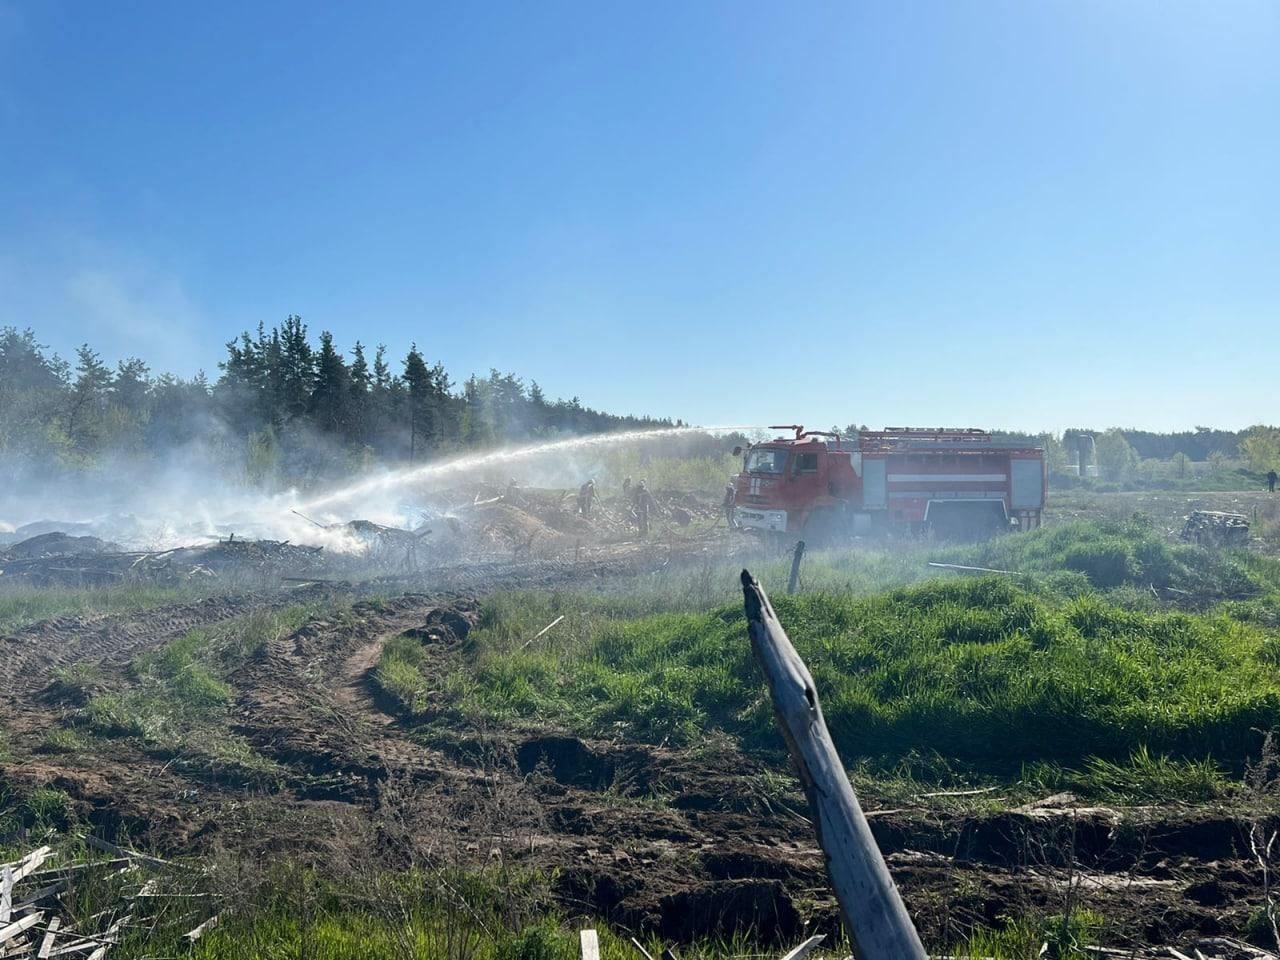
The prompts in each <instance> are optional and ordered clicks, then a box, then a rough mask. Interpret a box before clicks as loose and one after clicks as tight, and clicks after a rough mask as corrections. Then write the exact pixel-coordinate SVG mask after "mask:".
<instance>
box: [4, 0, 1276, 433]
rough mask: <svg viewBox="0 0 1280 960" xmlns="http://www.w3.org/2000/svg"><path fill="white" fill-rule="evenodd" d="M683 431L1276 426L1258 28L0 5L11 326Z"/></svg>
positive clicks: (1091, 9)
mask: <svg viewBox="0 0 1280 960" xmlns="http://www.w3.org/2000/svg"><path fill="white" fill-rule="evenodd" d="M290 312H296V313H300V314H301V315H302V316H303V317H304V319H306V320H307V322H308V323H309V324H310V325H311V327H312V329H313V331H314V332H317V333H318V332H319V330H320V329H322V328H327V329H330V330H332V331H333V332H334V334H335V335H336V337H337V338H338V340H339V342H340V343H342V344H344V345H346V346H348V347H349V346H350V344H351V343H352V342H354V340H355V339H356V338H361V339H363V340H364V341H365V342H366V343H377V342H379V341H383V342H386V343H387V344H389V345H390V347H391V348H392V349H393V351H395V352H396V353H397V355H400V354H402V353H403V351H404V350H405V349H406V348H407V346H408V344H409V342H410V341H417V343H418V345H419V346H420V347H421V348H422V349H423V350H424V351H425V352H426V353H427V355H428V356H429V357H430V358H431V359H433V360H441V361H443V362H444V363H445V364H446V365H447V366H448V367H449V369H450V370H451V371H452V372H453V373H454V374H455V376H465V374H466V373H468V372H471V371H480V372H484V371H487V370H488V368H489V367H491V366H493V367H498V368H500V369H503V370H513V371H515V372H516V373H518V374H520V375H522V376H524V377H525V378H531V379H537V380H538V381H539V382H540V383H541V384H542V385H543V387H544V389H546V391H547V392H548V393H550V394H552V395H573V394H577V395H579V396H581V397H582V398H583V400H584V401H585V402H588V403H590V404H592V405H595V406H600V407H604V408H607V409H612V410H618V411H633V412H650V413H654V414H662V415H670V416H679V417H684V418H686V419H689V420H692V421H694V422H699V423H704V424H726V423H732V424H757V423H772V422H789V421H803V422H807V423H810V424H817V425H827V424H830V423H832V422H840V423H845V422H847V421H849V420H854V419H856V420H859V421H866V422H868V423H871V424H873V425H881V424H884V423H894V424H901V423H911V424H936V423H947V424H956V425H967V424H972V425H980V426H995V425H1000V426H1009V427H1020V428H1061V427H1063V426H1067V425H1071V424H1090V425H1094V426H1104V425H1108V424H1126V425H1138V426H1146V427H1151V428H1156V429H1169V428H1187V427H1191V426H1192V425H1194V424H1214V425H1222V426H1229V427H1239V426H1243V425H1246V424H1249V423H1252V422H1257V421H1260V420H1271V421H1274V420H1277V419H1280V415H1278V414H1280V411H1277V405H1278V404H1280V387H1278V386H1277V384H1278V383H1280V364H1278V363H1277V361H1278V360H1280V351H1278V350H1277V349H1276V348H1277V344H1280V5H1277V4H1276V3H1274V2H1271V0H1260V2H1256V3H1251V2H1222V3H1198V4H1190V3H1181V2H1136V0H1135V2H1124V3H1114V2H1081V0H1073V2H1053V0H1047V2H1037V3H1025V2H1007V3H1006V2H997V0H981V2H964V0H956V2H886V3H869V2H868V3H830V4H827V3H797V4H784V3H768V4H766V3H753V2H740V0H735V2H725V3H662V2H653V3H631V4H616V3H587V2H583V3H559V2H543V3H536V4H530V3H518V4H517V3H512V4H496V3H470V4H462V3H457V4H452V3H450V4H444V3H435V4H423V3H407V2H406V3H392V2H381V3H369V4H342V5H339V4H328V3H269V4H263V3H249V2H242V3H231V2H224V3H216V4H203V5H196V4H175V3H159V2H155V3H150V2H122V3H113V4H107V3H68V2H61V0H32V2H29V3H27V2H16V0H0V324H10V323H12V324H16V325H18V326H27V325H30V326H33V327H35V328H36V329H37V331H38V332H39V333H40V334H41V336H42V338H43V339H44V340H46V341H47V342H49V343H51V344H52V345H53V346H55V347H56V348H57V349H59V350H60V351H62V352H63V353H64V354H65V353H69V352H70V350H71V349H72V348H73V346H74V345H75V344H78V343H80V342H82V341H85V340H88V341H90V342H91V343H93V344H94V345H95V346H97V347H99V348H100V349H101V350H102V352H103V353H104V354H105V355H107V356H108V357H110V358H113V359H114V358H117V357H119V356H123V355H127V354H138V355H141V356H144V357H145V358H148V359H150V360H151V361H152V362H153V365H154V366H156V367H158V368H167V369H172V370H174V371H176V372H180V373H186V374H189V373H191V372H193V371H194V370H195V369H197V368H201V367H203V368H205V369H207V370H209V371H210V372H211V373H212V372H213V371H214V366H215V364H216V362H217V360H218V358H219V357H220V355H221V353H222V347H221V344H222V343H223V341H225V340H226V339H228V338H229V337H230V336H231V335H232V334H233V333H234V332H235V331H237V330H239V329H241V328H244V327H252V326H256V325H257V323H258V322H259V321H265V322H266V323H268V324H272V323H275V322H278V321H280V320H282V319H283V318H284V317H285V316H286V315H287V314H288V313H290Z"/></svg>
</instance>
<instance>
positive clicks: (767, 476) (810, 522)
mask: <svg viewBox="0 0 1280 960" xmlns="http://www.w3.org/2000/svg"><path fill="white" fill-rule="evenodd" d="M769 429H771V430H793V431H794V436H793V437H778V438H775V439H773V440H769V441H765V442H762V443H756V444H753V445H751V446H750V447H748V448H747V449H746V451H745V452H744V454H743V465H742V472H741V473H740V474H738V477H737V479H736V481H735V497H736V509H735V518H736V520H737V523H738V525H739V526H740V527H742V528H744V529H747V530H756V531H760V532H764V533H775V534H793V535H796V536H802V537H806V538H811V539H823V538H832V537H839V536H841V535H845V536H852V535H856V534H870V533H875V532H879V531H889V530H895V529H896V530H901V531H911V532H926V531H927V532H931V533H934V534H936V535H938V536H941V537H946V538H960V539H968V538H973V537H981V536H989V535H991V534H992V533H995V532H999V531H1001V530H1008V529H1010V528H1012V527H1016V528H1018V529H1024V530H1025V529H1030V528H1032V527H1038V526H1039V525H1040V516H1041V511H1042V510H1043V508H1044V500H1045V492H1046V485H1045V471H1044V449H1043V448H1042V447H1037V446H1033V445H1029V444H1027V443H1025V442H1022V441H1003V440H996V439H995V438H993V437H992V436H991V434H990V433H987V432H986V431H983V430H971V429H951V428H919V427H891V428H886V429H884V430H868V431H862V432H860V433H859V434H857V435H856V436H853V437H842V436H839V435H838V434H833V433H825V432H821V431H813V430H810V431H806V430H805V429H804V427H801V426H795V425H790V426H785V427H770V428H769Z"/></svg>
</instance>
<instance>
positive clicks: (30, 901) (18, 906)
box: [13, 880, 70, 911]
mask: <svg viewBox="0 0 1280 960" xmlns="http://www.w3.org/2000/svg"><path fill="white" fill-rule="evenodd" d="M69 886H70V884H69V883H68V882H67V881H66V880H58V881H56V882H54V883H51V884H49V885H48V886H47V887H41V888H40V889H39V890H37V891H36V892H35V893H27V894H24V895H23V897H22V900H21V901H19V902H18V903H15V904H14V905H13V909H14V910H15V911H17V910H26V909H27V908H29V907H34V906H35V905H36V904H37V903H39V902H40V901H41V900H47V899H48V898H49V897H52V896H53V895H54V894H56V893H62V891H63V890H66V889H67V887H69Z"/></svg>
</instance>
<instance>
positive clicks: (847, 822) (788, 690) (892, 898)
mask: <svg viewBox="0 0 1280 960" xmlns="http://www.w3.org/2000/svg"><path fill="white" fill-rule="evenodd" d="M742 595H743V602H744V604H745V607H746V612H747V633H748V635H749V636H750V638H751V650H752V652H753V653H754V654H755V657H756V661H757V662H758V663H759V664H760V668H761V670H763V671H764V675H765V679H766V680H767V681H768V683H769V692H770V694H771V695H772V697H773V708H774V712H775V714H776V716H777V719H778V725H779V726H780V727H781V728H782V735H783V737H784V738H785V739H786V741H787V749H788V750H789V751H790V753H791V759H792V762H793V763H794V764H795V767H796V772H797V774H798V775H799V777H800V783H801V784H802V785H803V786H804V792H805V796H806V797H807V798H808V800H809V810H810V815H811V817H812V819H813V828H814V832H815V833H816V834H817V837H818V845H819V846H820V847H822V852H823V854H824V858H825V860H826V864H827V875H828V877H830V879H831V886H832V887H833V888H834V889H835V892H836V898H837V899H838V900H839V901H840V911H841V914H842V915H843V917H844V923H845V927H846V928H847V929H848V931H849V936H850V937H851V938H852V940H853V943H854V947H855V950H854V952H855V954H856V955H857V956H858V957H859V958H862V960H926V954H925V952H924V946H923V945H922V944H921V942H920V935H919V934H918V933H917V932H916V928H915V925H914V924H913V923H912V922H911V916H910V915H909V914H908V913H907V908H906V907H905V906H904V905H903V903H902V898H901V897H900V896H899V895H898V888H897V887H895V886H894V883H893V878H892V877H891V876H889V868H888V867H887V866H885V862H884V857H882V856H881V855H880V850H879V848H878V847H877V846H876V842H875V838H874V837H872V835H871V828H870V827H869V826H868V825H867V818H866V815H865V814H864V813H863V812H862V807H860V806H859V805H858V798H857V797H856V796H854V793H853V787H852V786H851V785H850V784H849V778H848V776H846V774H845V771H844V766H843V764H841V762H840V757H839V755H838V754H837V753H836V748H835V744H833V743H832V742H831V734H830V733H829V732H828V731H827V723H826V721H825V720H824V719H823V717H822V707H821V706H820V705H819V703H818V693H817V690H816V689H815V688H814V685H813V677H812V676H810V674H809V670H808V668H807V667H806V666H805V664H804V661H803V660H801V659H800V654H798V653H797V652H796V648H795V647H794V646H793V645H792V643H791V639H790V638H789V637H788V636H787V632H786V630H784V629H783V627H782V624H781V623H779V622H778V616H777V614H775V613H774V612H773V606H772V605H771V604H770V603H769V597H768V596H767V595H766V594H765V592H764V589H763V588H762V587H761V586H760V584H759V583H757V582H756V580H755V578H754V577H752V576H751V574H750V572H748V571H746V570H743V571H742Z"/></svg>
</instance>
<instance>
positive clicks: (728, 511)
mask: <svg viewBox="0 0 1280 960" xmlns="http://www.w3.org/2000/svg"><path fill="white" fill-rule="evenodd" d="M737 500H738V489H737V487H735V486H734V485H733V481H732V480H730V481H729V482H728V483H726V484H725V485H724V518H725V520H726V521H728V523H729V529H730V530H732V529H733V526H734V523H733V508H734V505H735V504H736V503H737Z"/></svg>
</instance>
